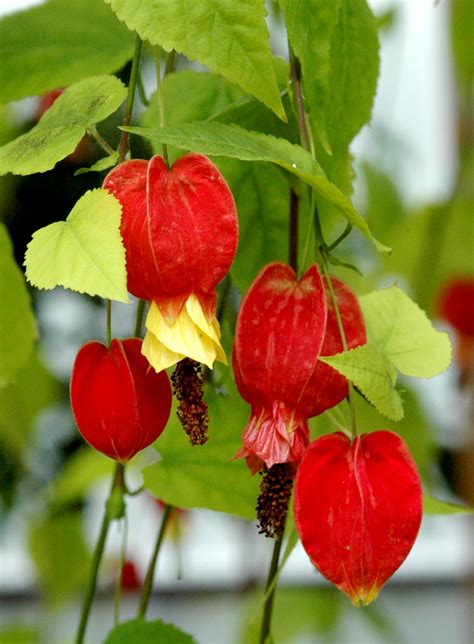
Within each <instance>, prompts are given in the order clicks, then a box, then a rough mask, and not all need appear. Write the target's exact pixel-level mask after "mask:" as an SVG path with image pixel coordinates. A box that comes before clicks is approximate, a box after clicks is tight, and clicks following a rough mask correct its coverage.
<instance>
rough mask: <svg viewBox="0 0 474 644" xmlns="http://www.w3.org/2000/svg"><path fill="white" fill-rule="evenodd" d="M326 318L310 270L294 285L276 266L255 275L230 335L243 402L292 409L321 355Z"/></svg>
mask: <svg viewBox="0 0 474 644" xmlns="http://www.w3.org/2000/svg"><path fill="white" fill-rule="evenodd" d="M326 314H327V313H326V298H325V295H324V289H323V285H322V281H321V276H320V273H319V269H318V267H317V266H316V265H315V264H313V265H312V266H311V267H310V268H309V269H308V270H307V271H306V273H305V274H304V275H303V277H302V278H301V279H300V280H299V281H297V280H296V276H295V273H294V271H293V270H292V269H291V268H290V267H289V266H287V265H286V264H284V263H282V262H274V263H272V264H269V265H268V266H266V267H265V268H264V269H263V270H262V271H261V272H260V273H259V274H258V276H257V277H256V279H255V281H254V282H253V284H252V286H251V287H250V289H249V291H248V292H247V295H246V296H245V298H244V299H243V301H242V305H241V308H240V311H239V316H238V319H237V326H236V331H235V344H234V353H235V357H234V364H235V365H237V369H236V372H237V373H236V379H237V386H238V388H239V391H240V393H241V395H242V396H243V397H244V398H245V399H246V400H247V401H248V402H250V403H260V402H261V401H264V402H265V406H266V407H267V408H270V409H271V408H272V405H273V403H274V402H275V401H279V402H283V403H285V405H287V407H289V408H292V409H294V408H295V407H296V405H297V403H298V400H299V399H300V397H301V394H302V391H303V389H304V387H305V385H306V384H307V381H308V379H309V378H310V376H311V373H312V371H313V369H314V365H315V362H316V360H317V357H318V355H319V352H320V350H321V346H322V343H323V338H324V332H325V328H326Z"/></svg>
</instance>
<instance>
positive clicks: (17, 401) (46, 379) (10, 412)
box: [0, 352, 61, 453]
mask: <svg viewBox="0 0 474 644" xmlns="http://www.w3.org/2000/svg"><path fill="white" fill-rule="evenodd" d="M60 394H61V387H60V384H59V382H58V381H57V380H55V379H54V378H53V376H52V375H51V374H50V373H49V371H47V369H46V368H45V367H44V365H43V364H42V362H41V361H40V359H39V357H38V355H37V353H36V352H33V354H32V355H31V356H30V359H29V360H28V362H27V363H26V365H25V366H24V367H23V368H22V369H21V371H20V372H19V373H18V374H17V377H16V379H15V381H14V382H12V383H10V384H9V385H7V386H6V387H4V388H2V389H0V438H1V439H2V441H4V442H5V443H7V444H8V446H9V447H10V448H11V449H12V450H14V451H15V452H16V453H19V452H21V451H22V450H24V449H26V448H28V447H29V446H30V445H31V431H32V428H33V422H34V420H35V418H36V416H37V415H38V413H39V412H40V411H41V410H42V409H44V408H45V407H48V406H49V405H51V404H52V403H54V402H56V400H57V399H58V398H59V396H60Z"/></svg>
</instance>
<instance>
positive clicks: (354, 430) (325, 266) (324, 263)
mask: <svg viewBox="0 0 474 644" xmlns="http://www.w3.org/2000/svg"><path fill="white" fill-rule="evenodd" d="M320 255H321V258H322V259H321V265H322V269H323V273H324V275H325V277H326V282H327V285H328V289H329V294H330V296H331V302H332V305H333V308H334V313H335V314H336V320H337V328H338V329H339V335H340V336H341V342H342V347H343V349H344V351H347V340H346V334H345V331H344V326H343V324H342V318H341V312H340V311H339V306H338V304H337V299H336V294H335V293H334V288H333V285H332V281H331V276H330V274H329V268H328V263H327V260H326V256H325V255H324V253H322V252H321V253H320ZM347 383H348V387H349V396H348V398H349V410H350V415H351V434H352V438H355V437H356V436H357V421H356V412H355V401H354V385H353V384H352V382H351V381H350V380H348V381H347Z"/></svg>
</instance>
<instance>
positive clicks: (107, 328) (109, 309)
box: [105, 300, 112, 347]
mask: <svg viewBox="0 0 474 644" xmlns="http://www.w3.org/2000/svg"><path fill="white" fill-rule="evenodd" d="M105 312H106V313H105V315H106V321H105V333H106V336H105V337H106V344H107V346H108V347H110V343H111V342H112V300H106V301H105Z"/></svg>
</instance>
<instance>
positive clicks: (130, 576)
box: [121, 559, 142, 592]
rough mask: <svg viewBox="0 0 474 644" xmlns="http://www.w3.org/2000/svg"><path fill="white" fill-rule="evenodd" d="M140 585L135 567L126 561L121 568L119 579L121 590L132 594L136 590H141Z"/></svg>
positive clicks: (131, 562)
mask: <svg viewBox="0 0 474 644" xmlns="http://www.w3.org/2000/svg"><path fill="white" fill-rule="evenodd" d="M141 585H142V582H141V579H140V575H139V574H138V570H137V567H136V566H135V564H134V563H133V561H130V560H129V559H126V560H125V561H124V562H123V567H122V579H121V587H122V590H123V591H125V592H134V591H136V590H139V588H141Z"/></svg>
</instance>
